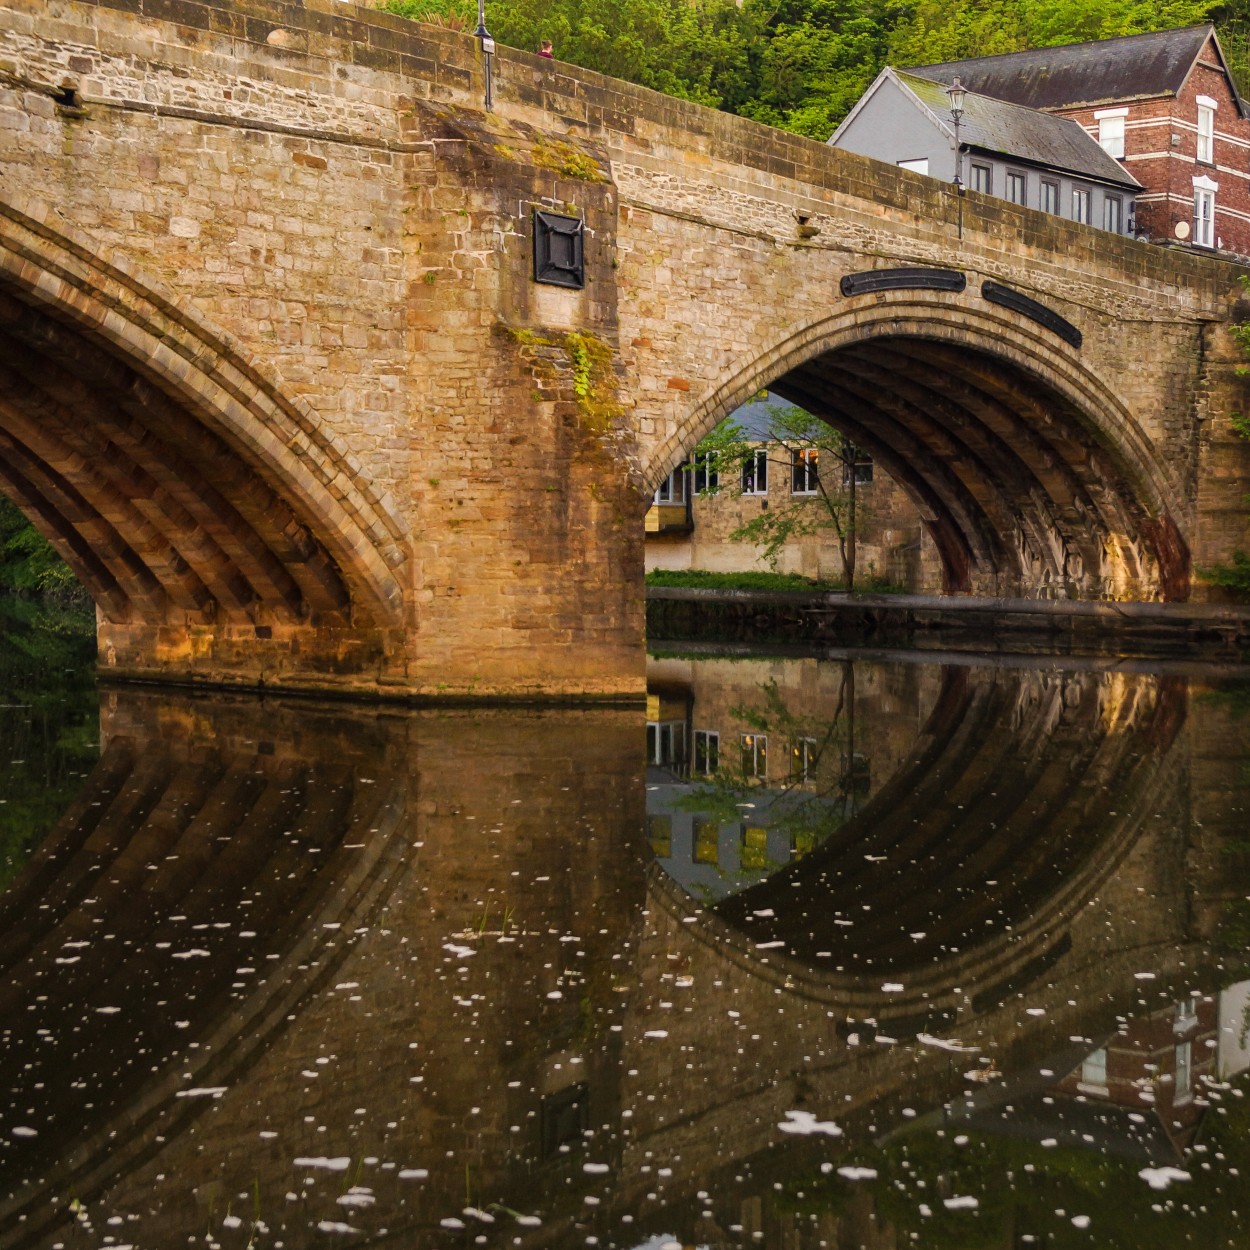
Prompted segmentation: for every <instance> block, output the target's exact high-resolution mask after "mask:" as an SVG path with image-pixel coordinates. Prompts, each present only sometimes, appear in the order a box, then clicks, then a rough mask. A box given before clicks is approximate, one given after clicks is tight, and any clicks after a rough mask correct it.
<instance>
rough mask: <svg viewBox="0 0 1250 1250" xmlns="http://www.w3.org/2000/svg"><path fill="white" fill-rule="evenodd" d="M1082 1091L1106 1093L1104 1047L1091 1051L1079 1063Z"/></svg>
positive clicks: (1105, 1052) (1105, 1054) (1105, 1055)
mask: <svg viewBox="0 0 1250 1250" xmlns="http://www.w3.org/2000/svg"><path fill="white" fill-rule="evenodd" d="M1080 1086H1081V1088H1082V1089H1088V1090H1098V1091H1100V1092H1102V1093H1106V1092H1107V1051H1106V1048H1105V1047H1102V1048H1100V1049H1098V1050H1091V1051H1090V1052H1089V1054H1088V1055H1086V1056H1085V1058H1084V1060H1082V1062H1081V1081H1080Z"/></svg>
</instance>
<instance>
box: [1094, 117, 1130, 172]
mask: <svg viewBox="0 0 1250 1250" xmlns="http://www.w3.org/2000/svg"><path fill="white" fill-rule="evenodd" d="M1127 115H1128V109H1106V110H1103V111H1101V112H1098V113H1095V114H1094V120H1095V121H1097V123H1098V142H1099V144H1100V145H1101V146H1102V150H1103V151H1104V152H1106V154H1107V155H1108V156H1114V157H1116V159H1117V160H1118V159H1120V158H1122V157H1123V156H1124V120H1125V118H1126V117H1127Z"/></svg>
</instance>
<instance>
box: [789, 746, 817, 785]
mask: <svg viewBox="0 0 1250 1250" xmlns="http://www.w3.org/2000/svg"><path fill="white" fill-rule="evenodd" d="M815 765H816V739H815V738H800V739H799V740H798V741H797V742H792V743H791V744H790V780H791V781H799V782H802V781H807V780H808V778H809V777H810V775H811V773H812V770H813V768H814V767H815Z"/></svg>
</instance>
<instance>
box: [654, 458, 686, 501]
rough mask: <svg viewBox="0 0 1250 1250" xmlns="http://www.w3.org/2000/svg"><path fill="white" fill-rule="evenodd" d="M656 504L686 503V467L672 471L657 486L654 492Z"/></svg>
mask: <svg viewBox="0 0 1250 1250" xmlns="http://www.w3.org/2000/svg"><path fill="white" fill-rule="evenodd" d="M655 502H656V503H685V502H686V466H685V465H681V466H679V467H678V468H676V469H674V470H673V471H672V473H670V474H669V475H668V477H666V478H665V479H664V480H663V481H662V482H661V483H660V485H659V489H658V490H657V491H656V492H655Z"/></svg>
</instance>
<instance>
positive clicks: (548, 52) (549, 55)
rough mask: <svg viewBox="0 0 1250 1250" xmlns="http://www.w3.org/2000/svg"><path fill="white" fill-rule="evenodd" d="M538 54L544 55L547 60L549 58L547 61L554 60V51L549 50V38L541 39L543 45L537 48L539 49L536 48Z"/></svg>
mask: <svg viewBox="0 0 1250 1250" xmlns="http://www.w3.org/2000/svg"><path fill="white" fill-rule="evenodd" d="M538 55H539V56H545V57H546V58H547V60H549V61H554V60H555V59H556V54H555V53H554V52H552V50H551V40H550V39H544V40H543V46H542V47H541V48H539V49H538Z"/></svg>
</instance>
